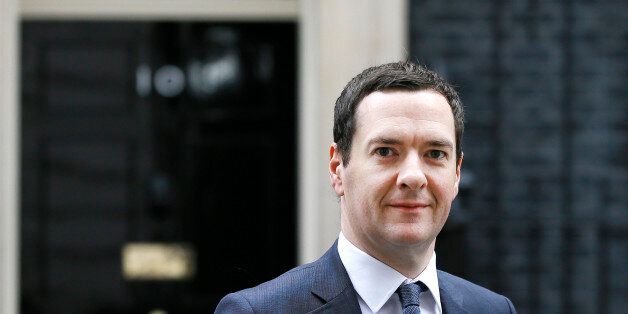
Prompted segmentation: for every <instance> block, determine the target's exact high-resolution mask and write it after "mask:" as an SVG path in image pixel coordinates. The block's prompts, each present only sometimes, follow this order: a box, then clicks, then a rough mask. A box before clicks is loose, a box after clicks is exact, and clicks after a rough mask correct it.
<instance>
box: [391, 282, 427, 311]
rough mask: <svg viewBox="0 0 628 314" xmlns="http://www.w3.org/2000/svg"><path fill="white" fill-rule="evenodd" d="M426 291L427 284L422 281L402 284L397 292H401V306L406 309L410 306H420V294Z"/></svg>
mask: <svg viewBox="0 0 628 314" xmlns="http://www.w3.org/2000/svg"><path fill="white" fill-rule="evenodd" d="M424 291H427V286H425V284H423V283H422V282H420V281H417V282H415V283H409V284H406V285H401V287H399V289H398V290H397V293H398V294H399V301H401V307H402V308H404V309H405V308H407V307H409V306H416V307H418V306H419V295H420V294H421V292H424Z"/></svg>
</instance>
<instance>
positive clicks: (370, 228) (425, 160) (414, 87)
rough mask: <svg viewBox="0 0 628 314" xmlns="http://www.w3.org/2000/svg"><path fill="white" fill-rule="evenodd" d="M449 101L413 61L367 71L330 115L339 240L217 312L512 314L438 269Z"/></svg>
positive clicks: (451, 187)
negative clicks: (316, 257)
mask: <svg viewBox="0 0 628 314" xmlns="http://www.w3.org/2000/svg"><path fill="white" fill-rule="evenodd" d="M463 128H464V113H463V108H462V104H461V102H460V99H459V97H458V94H457V93H456V91H455V90H454V89H453V88H452V87H451V86H450V85H449V84H448V83H447V82H446V81H445V80H443V79H442V78H440V77H439V76H438V75H437V74H435V73H434V72H432V71H429V70H427V69H425V68H423V67H420V66H418V65H415V64H413V63H409V62H398V63H389V64H384V65H381V66H377V67H372V68H369V69H366V70H365V71H363V72H362V73H361V74H359V75H358V76H356V77H355V78H353V79H352V80H351V81H350V82H349V83H348V84H347V86H346V87H345V89H344V90H343V91H342V93H341V95H340V97H339V98H338V100H337V101H336V106H335V109H334V144H332V145H331V148H330V152H329V155H330V162H329V173H330V179H331V185H332V187H333V190H334V191H335V193H336V195H337V196H338V197H339V199H340V208H341V233H340V235H339V238H338V240H337V241H336V243H334V245H333V246H332V247H331V248H330V249H329V250H328V251H327V253H326V254H325V255H324V256H323V257H321V258H320V259H319V260H317V261H315V262H313V263H310V264H307V265H303V266H300V267H297V268H294V269H292V270H290V271H288V272H287V273H285V274H283V275H281V276H279V277H278V278H276V279H274V280H271V281H269V282H266V283H263V284H261V285H259V286H257V287H255V288H251V289H246V290H243V291H239V292H236V293H232V294H229V295H227V296H226V297H225V298H224V299H223V300H222V301H221V302H220V304H219V305H218V308H217V309H216V312H218V313H223V312H237V313H241V312H244V313H252V312H256V313H258V312H280V313H304V312H315V313H318V312H334V313H424V314H425V313H514V312H515V310H514V307H513V305H512V303H511V302H510V300H508V299H507V298H506V297H504V296H501V295H498V294H496V293H493V292H491V291H489V290H486V289H484V288H482V287H480V286H477V285H475V284H472V283H470V282H468V281H465V280H463V279H461V278H458V277H455V276H453V275H450V274H447V273H445V272H442V271H437V270H436V256H435V253H434V244H435V241H436V236H437V235H438V233H439V232H440V231H441V229H442V228H443V225H444V224H445V221H446V220H447V217H448V215H449V210H450V207H451V203H452V201H453V200H454V198H455V197H456V195H457V193H458V184H459V182H460V167H461V165H462V159H463V154H462V149H461V146H460V143H461V138H462V133H463Z"/></svg>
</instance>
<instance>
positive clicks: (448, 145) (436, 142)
mask: <svg viewBox="0 0 628 314" xmlns="http://www.w3.org/2000/svg"><path fill="white" fill-rule="evenodd" d="M427 146H432V147H439V148H448V149H454V144H452V143H451V142H450V141H448V140H440V139H437V140H430V141H427Z"/></svg>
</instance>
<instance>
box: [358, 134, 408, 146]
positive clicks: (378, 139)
mask: <svg viewBox="0 0 628 314" xmlns="http://www.w3.org/2000/svg"><path fill="white" fill-rule="evenodd" d="M373 144H387V145H399V144H401V141H400V140H398V139H395V138H391V137H385V136H377V137H374V138H372V139H370V140H369V141H368V143H367V145H366V147H370V146H371V145H373Z"/></svg>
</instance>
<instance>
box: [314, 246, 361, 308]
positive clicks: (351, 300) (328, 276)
mask: <svg viewBox="0 0 628 314" xmlns="http://www.w3.org/2000/svg"><path fill="white" fill-rule="evenodd" d="M316 267H318V269H317V272H318V274H319V275H318V276H316V279H315V282H314V284H313V285H312V294H314V295H315V296H316V297H318V298H319V299H320V300H321V301H323V303H324V304H323V305H322V306H321V307H319V308H317V309H315V310H314V311H312V312H311V313H361V311H360V305H359V304H358V295H357V293H356V292H355V289H354V288H353V285H352V284H351V279H349V275H348V274H347V270H346V269H345V267H344V265H343V264H342V261H341V260H340V255H338V241H337V240H336V242H335V243H334V245H332V247H331V248H330V249H329V250H328V251H327V253H325V255H323V257H321V258H320V259H319V261H318V263H317V265H316Z"/></svg>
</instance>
